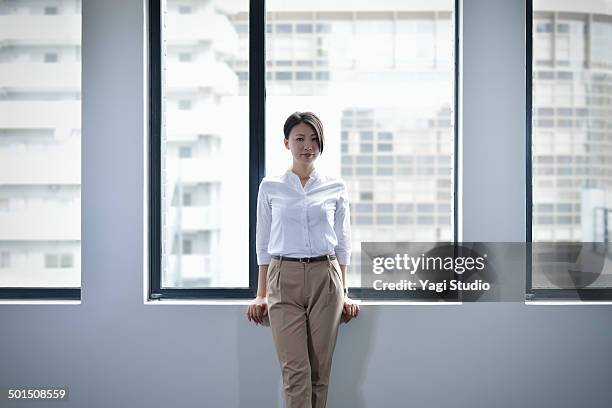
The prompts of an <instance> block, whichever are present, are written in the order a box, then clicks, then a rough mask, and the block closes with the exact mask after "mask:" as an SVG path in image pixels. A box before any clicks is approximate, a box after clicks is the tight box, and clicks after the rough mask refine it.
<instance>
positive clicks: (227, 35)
mask: <svg viewBox="0 0 612 408" xmlns="http://www.w3.org/2000/svg"><path fill="white" fill-rule="evenodd" d="M165 35H166V42H167V44H168V46H196V45H198V44H200V43H210V45H211V47H212V48H213V49H214V50H215V51H217V52H218V53H220V54H224V55H227V56H236V53H237V51H238V34H237V33H236V30H235V29H234V26H233V25H232V23H230V21H229V20H228V19H227V17H225V16H223V15H220V14H212V13H195V14H188V15H180V14H168V15H167V16H166V31H165Z"/></svg>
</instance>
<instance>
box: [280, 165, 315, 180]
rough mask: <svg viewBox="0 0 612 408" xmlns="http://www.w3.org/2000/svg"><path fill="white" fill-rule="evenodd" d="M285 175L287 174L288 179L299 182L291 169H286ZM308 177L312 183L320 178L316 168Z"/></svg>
mask: <svg viewBox="0 0 612 408" xmlns="http://www.w3.org/2000/svg"><path fill="white" fill-rule="evenodd" d="M285 174H287V176H289V177H292V178H294V179H296V180H297V181H298V182H299V181H300V178H299V177H298V175H297V174H295V173H294V172H293V170H292V169H291V168H288V169H287V172H286V173H285ZM309 176H310V179H312V180H313V181H314V180H318V179H319V178H321V174H320V173H319V172H318V171H317V169H316V168H315V169H313V170H312V171H311V172H310V174H309ZM310 179H309V181H310Z"/></svg>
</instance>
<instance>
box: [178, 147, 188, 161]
mask: <svg viewBox="0 0 612 408" xmlns="http://www.w3.org/2000/svg"><path fill="white" fill-rule="evenodd" d="M179 157H180V158H181V159H188V158H191V146H180V147H179Z"/></svg>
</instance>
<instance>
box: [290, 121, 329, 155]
mask: <svg viewBox="0 0 612 408" xmlns="http://www.w3.org/2000/svg"><path fill="white" fill-rule="evenodd" d="M299 123H306V124H307V125H310V127H312V129H313V130H314V132H315V133H316V135H317V141H318V142H319V152H320V153H323V144H324V141H325V137H324V136H323V124H322V123H321V119H319V118H318V117H317V115H315V114H314V113H312V112H294V113H292V114H291V115H289V117H288V118H287V120H286V121H285V126H283V132H284V133H285V139H289V133H291V129H293V127H294V126H295V125H297V124H299Z"/></svg>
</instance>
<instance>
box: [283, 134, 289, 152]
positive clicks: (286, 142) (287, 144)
mask: <svg viewBox="0 0 612 408" xmlns="http://www.w3.org/2000/svg"><path fill="white" fill-rule="evenodd" d="M283 143H284V144H285V148H286V149H287V150H289V139H287V138H286V137H285V138H283Z"/></svg>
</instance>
